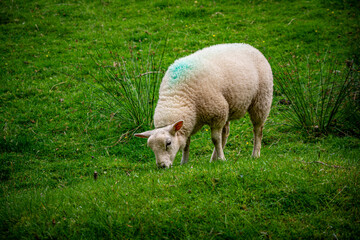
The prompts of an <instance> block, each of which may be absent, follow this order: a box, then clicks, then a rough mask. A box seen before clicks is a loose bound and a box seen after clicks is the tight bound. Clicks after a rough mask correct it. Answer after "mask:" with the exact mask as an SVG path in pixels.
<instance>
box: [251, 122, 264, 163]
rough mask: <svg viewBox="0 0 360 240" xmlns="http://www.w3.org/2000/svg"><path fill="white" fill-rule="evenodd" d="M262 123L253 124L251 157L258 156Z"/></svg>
mask: <svg viewBox="0 0 360 240" xmlns="http://www.w3.org/2000/svg"><path fill="white" fill-rule="evenodd" d="M262 132H263V125H257V126H254V149H253V152H252V155H251V156H252V157H254V158H258V157H260V149H261V139H262Z"/></svg>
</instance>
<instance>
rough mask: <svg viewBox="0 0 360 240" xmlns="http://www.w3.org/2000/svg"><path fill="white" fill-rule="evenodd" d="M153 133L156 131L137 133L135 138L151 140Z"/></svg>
mask: <svg viewBox="0 0 360 240" xmlns="http://www.w3.org/2000/svg"><path fill="white" fill-rule="evenodd" d="M153 133H154V131H153V130H151V131H146V132H142V133H135V134H134V136H135V137H139V138H149V137H150V136H151V135H152V134H153Z"/></svg>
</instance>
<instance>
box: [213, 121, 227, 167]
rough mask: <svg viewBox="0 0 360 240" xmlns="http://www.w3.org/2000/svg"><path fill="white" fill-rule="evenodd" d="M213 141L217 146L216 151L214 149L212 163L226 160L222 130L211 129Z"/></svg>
mask: <svg viewBox="0 0 360 240" xmlns="http://www.w3.org/2000/svg"><path fill="white" fill-rule="evenodd" d="M211 139H212V142H213V143H214V145H215V149H214V152H213V155H212V156H211V159H210V162H212V161H214V160H217V159H221V160H225V155H224V151H223V146H222V143H223V141H222V128H213V129H211Z"/></svg>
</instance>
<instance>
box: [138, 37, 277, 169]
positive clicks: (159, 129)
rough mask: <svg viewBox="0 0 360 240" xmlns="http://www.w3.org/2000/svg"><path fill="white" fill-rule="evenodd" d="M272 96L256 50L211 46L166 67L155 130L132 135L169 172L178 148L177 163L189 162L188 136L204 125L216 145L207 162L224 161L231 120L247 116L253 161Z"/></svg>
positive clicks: (266, 69) (240, 45)
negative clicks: (250, 128) (251, 128)
mask: <svg viewBox="0 0 360 240" xmlns="http://www.w3.org/2000/svg"><path fill="white" fill-rule="evenodd" d="M272 95H273V76H272V71H271V67H270V64H269V63H268V61H267V60H266V58H265V57H264V55H263V54H262V53H261V52H260V51H258V50H257V49H255V48H254V47H252V46H250V45H248V44H244V43H231V44H219V45H214V46H210V47H207V48H204V49H202V50H199V51H197V52H195V53H193V54H191V55H189V56H186V57H183V58H180V59H178V60H176V61H175V62H174V63H173V64H172V65H171V66H170V67H169V68H168V70H167V71H166V73H165V75H164V77H163V79H162V82H161V85H160V89H159V100H158V103H157V106H156V108H155V113H154V125H155V129H154V130H150V131H146V132H142V133H136V134H135V136H136V137H141V138H148V140H147V145H148V146H149V147H150V148H151V149H152V150H153V152H154V153H155V157H156V164H157V166H158V167H166V168H169V167H170V166H172V164H173V161H174V158H175V156H176V154H177V152H178V151H179V150H182V152H183V155H182V159H181V164H185V163H187V162H188V159H189V147H190V138H191V136H192V135H194V134H195V133H196V132H197V131H199V130H200V129H201V128H202V127H203V126H204V125H209V126H210V129H211V139H212V142H213V144H214V146H215V148H214V150H213V153H212V156H211V158H210V162H211V161H214V160H218V159H220V160H225V156H224V152H223V149H224V147H225V144H226V141H227V138H228V136H229V133H230V121H232V120H235V119H239V118H242V117H243V116H244V115H245V114H246V112H248V113H249V115H250V119H251V122H252V124H253V132H254V147H253V152H252V157H255V158H256V157H259V156H260V148H261V139H262V131H263V126H264V123H265V120H266V118H267V116H268V115H269V112H270V107H271V103H272Z"/></svg>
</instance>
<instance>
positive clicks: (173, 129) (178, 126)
mask: <svg viewBox="0 0 360 240" xmlns="http://www.w3.org/2000/svg"><path fill="white" fill-rule="evenodd" d="M183 125H184V121H183V120H180V121H178V122H176V123H174V124H173V125H172V127H171V130H170V133H172V134H175V133H176V132H177V131H179V130H180V129H181V128H182V126H183Z"/></svg>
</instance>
